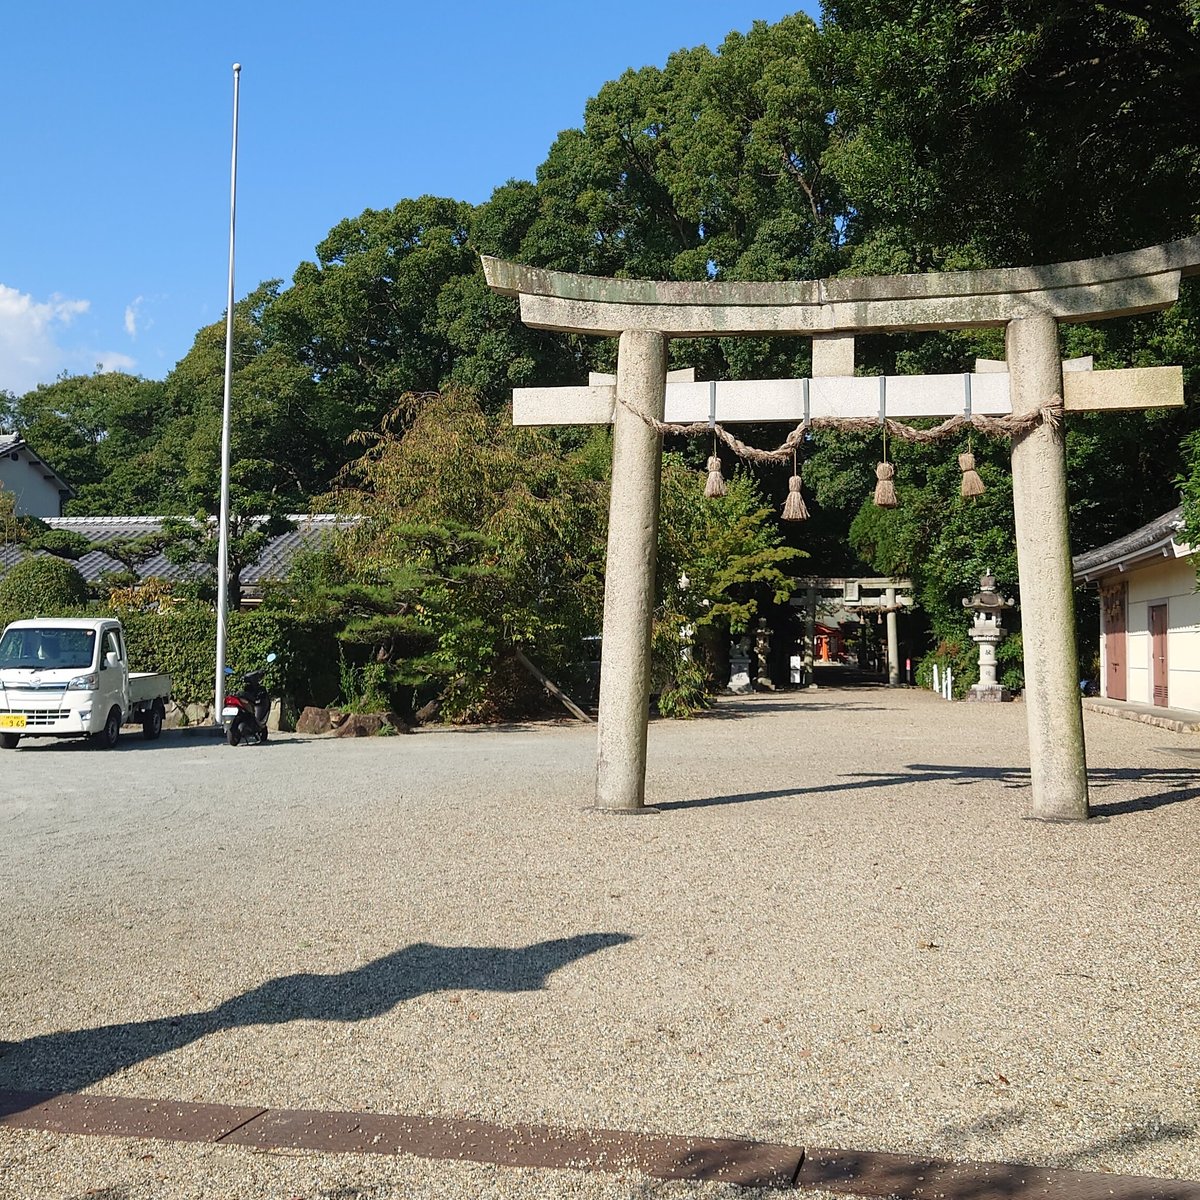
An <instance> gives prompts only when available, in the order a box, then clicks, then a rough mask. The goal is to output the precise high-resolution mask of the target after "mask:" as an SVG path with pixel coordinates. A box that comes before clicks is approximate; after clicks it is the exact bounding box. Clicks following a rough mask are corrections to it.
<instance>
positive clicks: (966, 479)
mask: <svg viewBox="0 0 1200 1200" xmlns="http://www.w3.org/2000/svg"><path fill="white" fill-rule="evenodd" d="M958 468H959V470H960V471H962V476H963V477H962V494H963V495H964V496H982V495H983V492H984V487H983V480H982V479H980V478H979V472H978V471H977V470H975V455H974V454H972V453H971V452H970V451H969V450H968V451H967V453H966V454H960V455H959V456H958Z"/></svg>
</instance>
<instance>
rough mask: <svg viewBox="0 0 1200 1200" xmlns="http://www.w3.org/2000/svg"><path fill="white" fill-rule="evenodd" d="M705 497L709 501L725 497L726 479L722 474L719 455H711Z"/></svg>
mask: <svg viewBox="0 0 1200 1200" xmlns="http://www.w3.org/2000/svg"><path fill="white" fill-rule="evenodd" d="M704 495H705V496H706V497H707V498H708V499H709V500H712V499H713V498H714V497H716V496H723V495H725V477H724V476H723V475H722V474H721V456H720V455H719V454H710V455H709V458H708V482H707V483H706V484H705V485H704Z"/></svg>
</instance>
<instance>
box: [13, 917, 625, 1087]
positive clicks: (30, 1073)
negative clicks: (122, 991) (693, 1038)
mask: <svg viewBox="0 0 1200 1200" xmlns="http://www.w3.org/2000/svg"><path fill="white" fill-rule="evenodd" d="M631 941H633V937H632V935H630V934H627V933H581V934H576V935H575V936H574V937H566V938H554V939H553V940H551V941H546V942H535V943H534V944H533V945H531V946H522V947H520V948H519V949H515V950H513V949H508V948H506V947H499V946H435V945H430V944H428V943H424V942H418V943H415V944H413V945H411V946H405V947H404V948H403V949H400V950H395V951H393V952H392V953H391V954H387V955H385V956H384V957H383V958H377V959H375V960H374V961H373V962H369V963H366V964H365V965H364V966H361V967H356V968H354V969H353V970H351V971H341V972H339V973H337V974H332V975H312V974H308V973H300V974H296V975H283V976H280V977H279V978H278V979H270V980H268V981H267V982H266V983H263V984H260V985H259V986H258V987H256V988H253V989H252V990H250V991H248V992H243V993H242V995H240V996H234V997H233V998H232V999H230V1000H226V1001H224V1003H222V1004H218V1005H217V1006H216V1007H215V1008H210V1009H205V1010H204V1011H203V1012H192V1013H179V1014H178V1015H176V1016H171V1017H158V1018H155V1019H154V1020H150V1021H130V1022H127V1023H125V1024H121V1025H102V1026H99V1027H98V1028H96V1029H71V1030H63V1031H62V1032H59V1033H47V1034H42V1035H39V1036H38V1037H31V1038H28V1039H26V1040H25V1041H23V1042H10V1043H5V1044H4V1046H3V1051H2V1053H3V1057H0V1088H4V1089H9V1088H11V1089H14V1090H40V1091H54V1092H65V1091H78V1090H79V1089H81V1088H85V1087H89V1086H91V1085H92V1084H94V1083H98V1082H99V1081H100V1080H102V1079H106V1078H107V1077H108V1076H109V1075H113V1074H115V1073H116V1072H118V1071H122V1070H124V1069H125V1068H127V1067H132V1066H135V1065H136V1064H137V1063H140V1062H145V1061H146V1060H147V1059H150V1058H155V1057H157V1056H158V1055H160V1054H169V1053H170V1052H171V1051H173V1050H179V1049H181V1048H182V1047H184V1046H187V1045H190V1044H191V1043H192V1042H195V1041H198V1040H199V1039H200V1038H202V1037H205V1036H206V1035H208V1034H210V1033H217V1032H219V1031H221V1030H223V1029H237V1028H241V1027H242V1026H246V1025H280V1024H284V1023H286V1022H288V1021H366V1020H369V1019H370V1018H372V1017H378V1016H382V1015H383V1014H384V1013H386V1012H389V1011H390V1010H391V1009H393V1008H395V1007H396V1006H397V1005H398V1004H402V1003H404V1001H406V1000H412V999H414V998H415V997H417V996H423V995H428V994H429V993H431V992H440V991H460V990H461V991H482V992H534V991H538V990H540V989H541V988H544V987H545V986H546V981H547V979H548V978H549V976H550V975H551V974H552V973H553V972H555V971H557V970H560V969H561V968H563V967H566V966H569V965H570V964H571V963H573V962H577V961H579V960H580V959H582V958H586V957H587V956H588V955H589V954H595V953H597V952H598V951H600V950H607V949H611V948H612V947H615V946H621V945H624V944H625V943H626V942H631Z"/></svg>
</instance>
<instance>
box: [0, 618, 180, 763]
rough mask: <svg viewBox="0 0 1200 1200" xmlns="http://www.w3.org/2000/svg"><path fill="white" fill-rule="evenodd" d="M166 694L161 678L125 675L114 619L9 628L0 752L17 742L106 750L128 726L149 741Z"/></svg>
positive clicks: (0, 681) (2, 656)
mask: <svg viewBox="0 0 1200 1200" xmlns="http://www.w3.org/2000/svg"><path fill="white" fill-rule="evenodd" d="M170 690H171V680H170V677H169V676H167V675H159V674H153V673H144V674H140V675H139V674H131V673H130V671H129V662H128V658H127V655H126V650H125V631H124V630H123V629H122V628H121V622H120V621H118V620H116V619H115V618H112V617H105V618H96V619H92V618H65V617H61V618H45V619H41V618H35V619H33V620H28V621H14V622H13V623H12V624H11V625H9V626H8V628H7V629H5V631H4V634H3V636H2V637H0V748H3V749H6V750H12V749H15V748H16V747H17V745H18V744H19V742H20V740H21V739H22V738H24V737H87V738H91V739H92V741H93V743H94V744H95V745H98V746H101V747H112V746H115V745H116V743H117V739H118V737H119V736H120V732H121V726H122V724H123V723H125V722H127V721H130V720H138V721H140V722H141V724H142V730H143V733H144V734H145V736H146V737H147V738H156V737H158V735H159V734H160V733H161V732H162V718H163V715H164V713H165V710H166V699H167V697H168V696H169V695H170Z"/></svg>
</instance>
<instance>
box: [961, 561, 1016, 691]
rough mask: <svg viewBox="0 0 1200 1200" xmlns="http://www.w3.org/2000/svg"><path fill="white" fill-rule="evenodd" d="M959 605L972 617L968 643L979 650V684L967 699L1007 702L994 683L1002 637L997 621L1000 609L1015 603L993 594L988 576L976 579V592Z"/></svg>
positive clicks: (991, 577) (994, 587) (1003, 631)
mask: <svg viewBox="0 0 1200 1200" xmlns="http://www.w3.org/2000/svg"><path fill="white" fill-rule="evenodd" d="M962 603H963V608H969V609H970V610H971V611H972V612H973V613H974V614H975V620H974V622H973V623H972V625H971V641H973V642H974V643H975V644H976V645H977V646H978V647H979V682H978V683H977V684H975V685H974V686H973V687H972V688H971V689H970V691H968V692H967V699H968V700H1011V699H1012V693H1011V692H1010V691H1009V690H1008V688H1006V687H1001V686H1000V684H999V683H997V682H996V647H997V646H999V645H1000V643H1001V642H1002V641H1003V640H1004V638H1005V633H1006V631H1005V630H1004V629H1003V628H1002V621H1001V617H1002V616H1003V614H1004V610H1005V609H1006V608H1012V607H1013V606H1014V605H1015V604H1016V601H1015V600H1010V599H1008V598H1007V597H1005V596H1001V595H1000V593H999V592H997V591H996V577H995V576H994V575H990V574H989V575H982V576H980V579H979V591H978V592H977V593H976V594H975V595H974V596H972V597H971V598H970V599H969V600H964V601H963V602H962Z"/></svg>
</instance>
